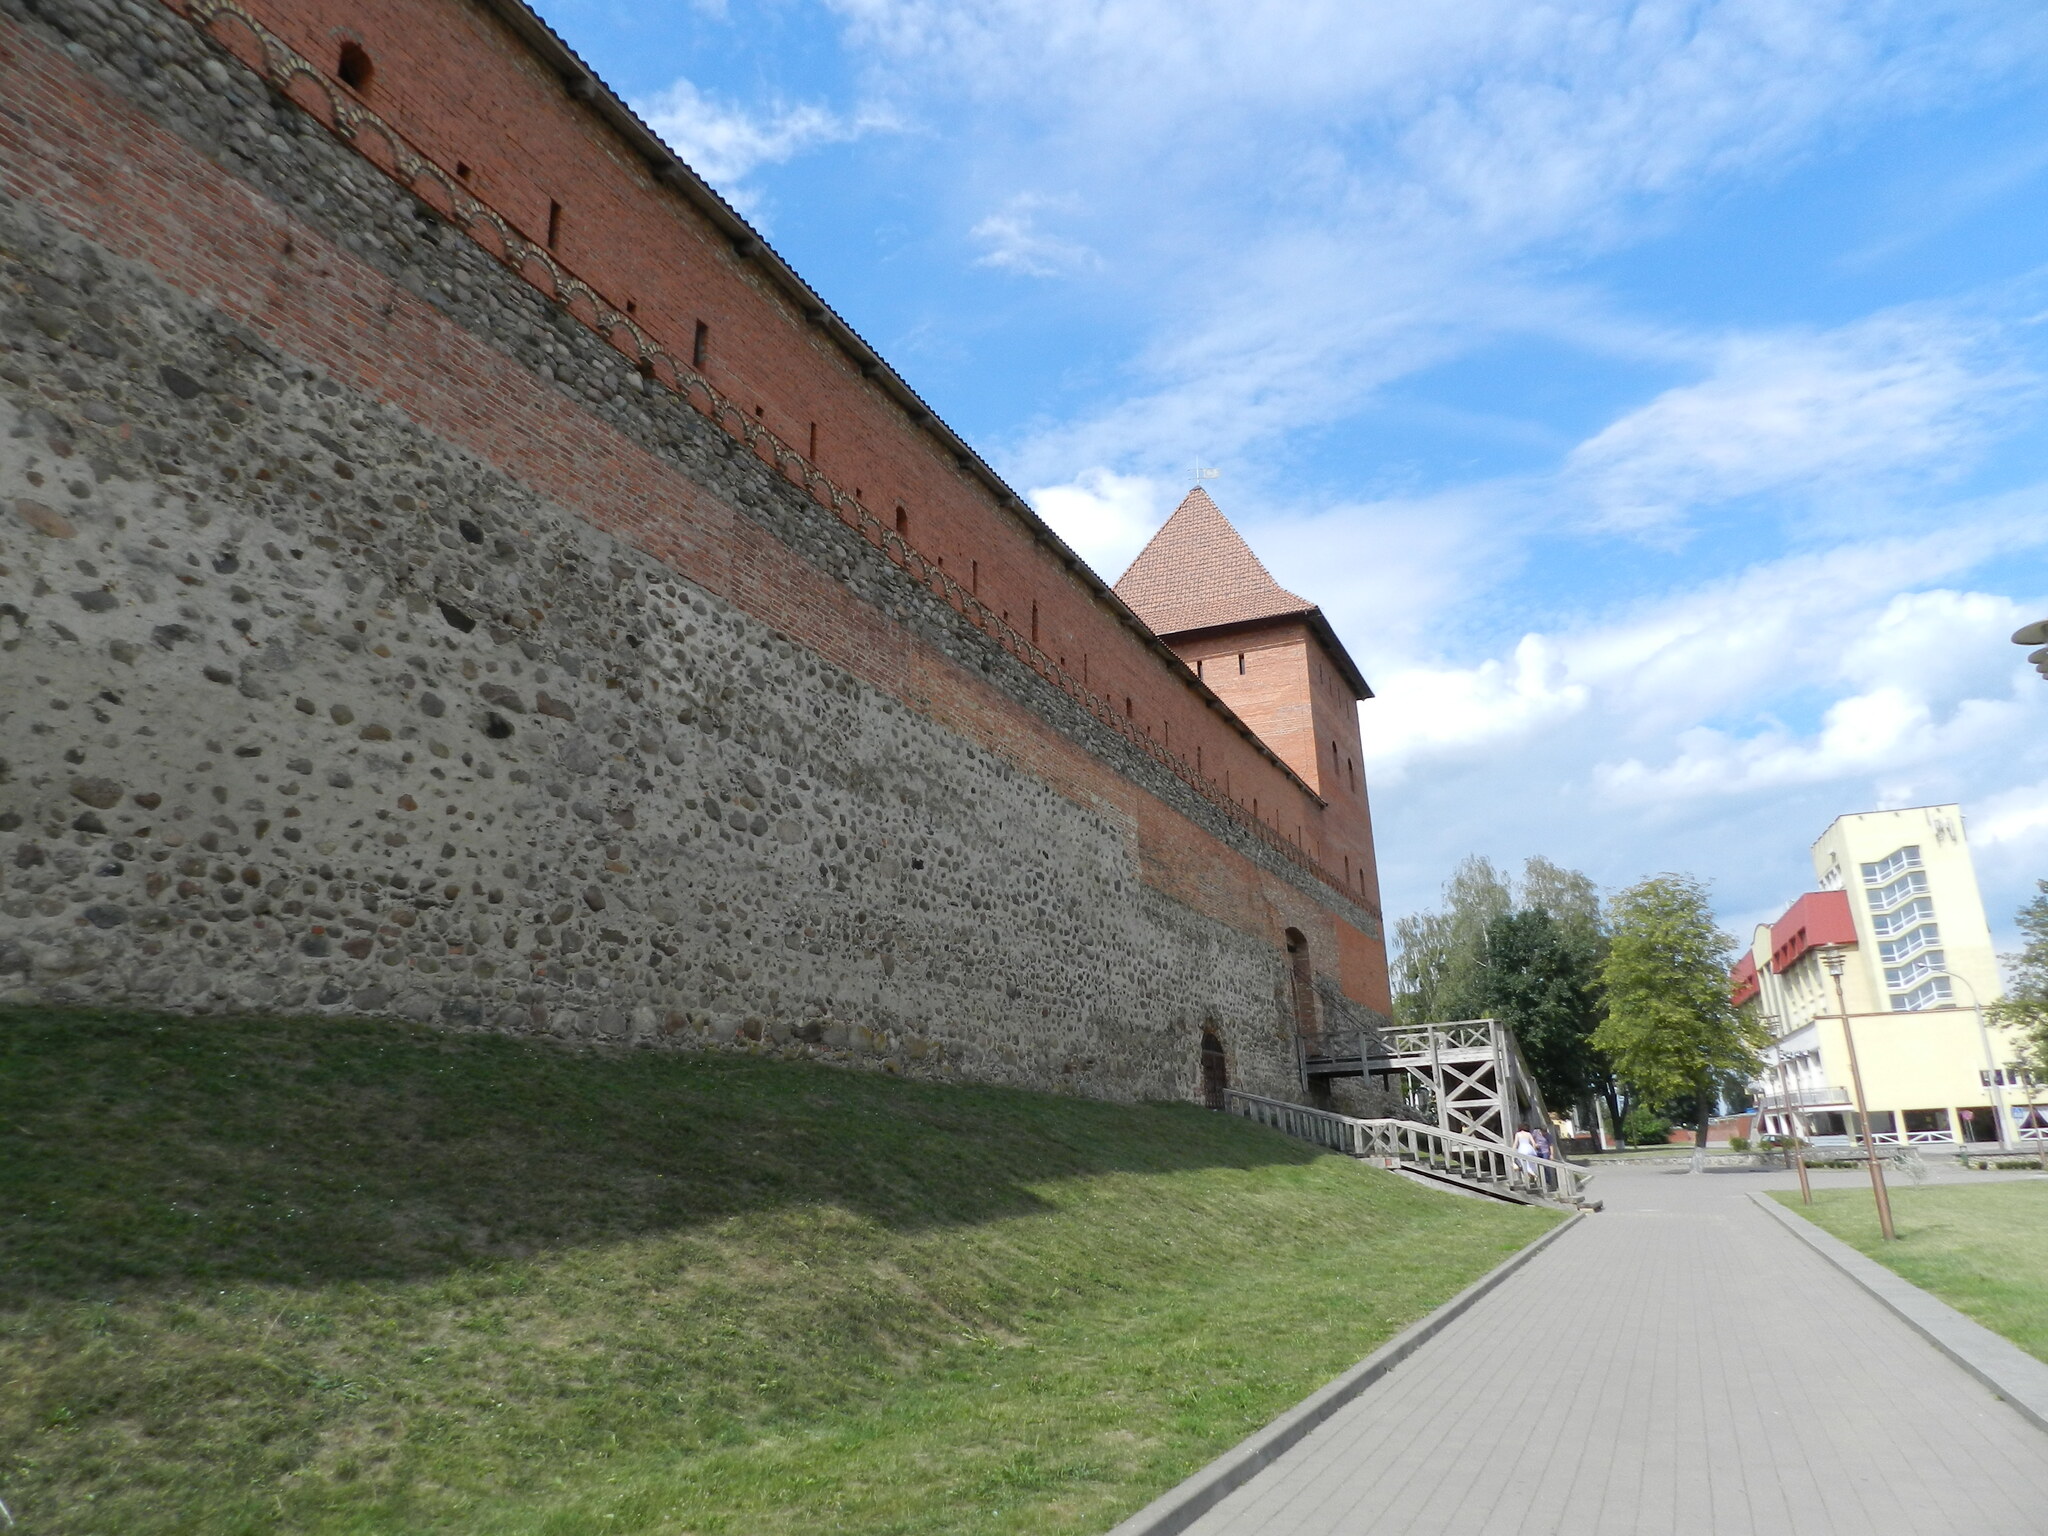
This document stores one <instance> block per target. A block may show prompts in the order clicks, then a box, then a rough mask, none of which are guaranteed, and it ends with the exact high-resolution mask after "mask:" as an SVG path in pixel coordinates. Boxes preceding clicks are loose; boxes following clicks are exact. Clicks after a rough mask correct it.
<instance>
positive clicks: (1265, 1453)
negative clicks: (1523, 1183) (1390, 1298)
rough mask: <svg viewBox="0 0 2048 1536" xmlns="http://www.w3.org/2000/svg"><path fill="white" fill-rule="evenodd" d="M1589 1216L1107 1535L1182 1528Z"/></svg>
mask: <svg viewBox="0 0 2048 1536" xmlns="http://www.w3.org/2000/svg"><path fill="white" fill-rule="evenodd" d="M1585 1219H1586V1212H1584V1211H1575V1212H1573V1213H1572V1214H1571V1215H1570V1216H1568V1217H1566V1218H1565V1219H1564V1220H1563V1221H1561V1222H1559V1223H1558V1224H1557V1225H1556V1226H1554V1227H1552V1228H1551V1229H1550V1230H1549V1231H1548V1232H1546V1233H1544V1234H1543V1235H1542V1236H1541V1237H1539V1238H1537V1239H1536V1241H1535V1242H1533V1243H1531V1244H1529V1245H1528V1246H1527V1247H1526V1248H1522V1249H1520V1250H1518V1251H1517V1252H1515V1253H1512V1254H1510V1255H1509V1256H1508V1257H1507V1258H1506V1259H1504V1260H1502V1261H1501V1262H1500V1263H1499V1264H1496V1265H1495V1266H1494V1267H1493V1268H1492V1269H1490V1270H1488V1271H1487V1272H1486V1273H1485V1274H1483V1275H1481V1276H1480V1277H1479V1278H1478V1279H1477V1280H1475V1281H1473V1282H1472V1283H1471V1284H1470V1285H1468V1286H1466V1287H1465V1289H1464V1290H1462V1291H1460V1292H1458V1294H1457V1295H1455V1296H1453V1297H1452V1298H1451V1299H1450V1300H1449V1301H1447V1302H1445V1303H1444V1304H1443V1305H1442V1306H1440V1307H1438V1308H1437V1309H1436V1310H1435V1311H1434V1312H1431V1313H1429V1314H1428V1315H1427V1316H1425V1317H1420V1318H1417V1319H1416V1320H1415V1321H1414V1322H1412V1323H1410V1324H1409V1325H1408V1326H1407V1327H1406V1328H1404V1329H1402V1330H1401V1331H1400V1332H1399V1333H1397V1334H1395V1335H1394V1336H1393V1337H1392V1338H1391V1339H1389V1340H1387V1342H1386V1343H1384V1344H1382V1345H1381V1346H1380V1347H1379V1348H1378V1349H1376V1350H1374V1351H1373V1352H1372V1353H1371V1354H1369V1355H1367V1356H1366V1357H1365V1358H1364V1359H1363V1360H1361V1361H1359V1362H1358V1364H1356V1365H1354V1366H1352V1367H1351V1369H1350V1370H1348V1371H1346V1372H1345V1373H1344V1374H1343V1375H1342V1376H1339V1377H1338V1378H1337V1379H1336V1380H1335V1381H1333V1382H1331V1383H1330V1384H1329V1385H1328V1386H1326V1387H1323V1388H1322V1389H1321V1390H1320V1391H1318V1392H1316V1393H1315V1394H1314V1395H1313V1396H1311V1397H1307V1398H1304V1399H1303V1400H1302V1401H1301V1402H1299V1403H1296V1404H1295V1405H1294V1406H1293V1407H1292V1408H1290V1409H1288V1410H1287V1411H1286V1412H1285V1413H1283V1414H1281V1415H1280V1417H1279V1418H1277V1419H1275V1420H1273V1422H1272V1423H1270V1424H1268V1425H1266V1426H1265V1427H1264V1428H1263V1429H1258V1430H1254V1431H1253V1432H1252V1433H1251V1434H1250V1435H1248V1436H1246V1437H1245V1438H1244V1439H1243V1440H1240V1441H1239V1442H1238V1443H1237V1444H1236V1445H1235V1446H1233V1447H1232V1448H1231V1449H1230V1450H1227V1451H1225V1452H1224V1453H1223V1454H1222V1455H1221V1456H1219V1457H1217V1458H1216V1459H1215V1460H1214V1461H1212V1462H1210V1463H1209V1464H1208V1465H1207V1466H1206V1467H1204V1468H1202V1470H1201V1471H1199V1472H1197V1473H1195V1474H1194V1476H1192V1477H1190V1478H1187V1479H1185V1480H1184V1481H1182V1482H1180V1483H1178V1484H1176V1485H1175V1486H1174V1487H1172V1488H1169V1489H1167V1491H1166V1492H1164V1493H1162V1494H1161V1495H1160V1496H1159V1497H1158V1498H1156V1499H1154V1500H1153V1501H1152V1502H1151V1503H1150V1504H1147V1505H1146V1506H1145V1507H1144V1508H1143V1509H1141V1510H1139V1511H1138V1512H1137V1513H1136V1514H1134V1515H1132V1516H1130V1517H1129V1518H1128V1519H1125V1520H1123V1521H1121V1522H1119V1523H1118V1524H1117V1526H1116V1527H1115V1528H1114V1529H1113V1530H1111V1531H1110V1532H1109V1533H1108V1536H1178V1533H1179V1532H1181V1531H1184V1530H1186V1529H1187V1528H1188V1527H1189V1526H1191V1525H1193V1524H1194V1523H1195V1522H1196V1521H1197V1520H1199V1519H1201V1517H1202V1516H1203V1515H1205V1514H1207V1513H1208V1512H1209V1511H1210V1510H1211V1509H1214V1508H1215V1507H1216V1506H1217V1505H1218V1504H1220V1503H1221V1502H1222V1501H1223V1500H1224V1499H1225V1498H1226V1497H1227V1496H1228V1495H1230V1494H1232V1493H1235V1492H1236V1491H1237V1490H1238V1489H1239V1488H1242V1487H1243V1486H1244V1485H1245V1484H1246V1483H1248V1482H1250V1481H1251V1480H1252V1479H1253V1478H1254V1477H1256V1476H1258V1474H1259V1473H1260V1472H1262V1471H1264V1470H1265V1469H1266V1468H1267V1467H1269V1466H1271V1465H1272V1464H1273V1463H1274V1462H1275V1461H1277V1460H1279V1458H1280V1457H1281V1455H1282V1454H1283V1453H1284V1452H1286V1451H1287V1450H1288V1449H1289V1448H1290V1447H1292V1446H1293V1445H1295V1444H1296V1443H1298V1442H1299V1441H1300V1440H1301V1439H1302V1438H1303V1437H1304V1436H1306V1435H1307V1434H1308V1432H1309V1431H1310V1430H1312V1429H1314V1428H1315V1427H1316V1426H1317V1425H1319V1424H1321V1423H1322V1422H1323V1421H1324V1420H1325V1419H1327V1418H1329V1417H1330V1415H1332V1414H1333V1413H1335V1412H1336V1411H1337V1410H1338V1409H1339V1408H1342V1407H1343V1406H1344V1405H1345V1404H1346V1403H1348V1402H1350V1401H1351V1400H1352V1399H1353V1398H1355V1397H1357V1396H1358V1395H1359V1393H1361V1392H1363V1391H1364V1390H1365V1389H1366V1388H1367V1387H1369V1386H1371V1385H1372V1384H1373V1383H1374V1382H1376V1381H1378V1380H1379V1379H1380V1378H1381V1377H1382V1376H1385V1375H1386V1374H1387V1373H1388V1372H1389V1371H1391V1370H1393V1368H1394V1367H1395V1366H1397V1365H1399V1364H1400V1363H1401V1362H1402V1361H1403V1360H1406V1359H1407V1358H1408V1357H1409V1356H1410V1355H1412V1354H1414V1353H1415V1351H1416V1350H1417V1349H1418V1348H1420V1347H1421V1346H1422V1344H1423V1343H1424V1342H1425V1341H1426V1340H1428V1339H1430V1338H1431V1337H1433V1336H1434V1335H1436V1334H1437V1333H1440V1332H1441V1331H1442V1330H1443V1328H1444V1325H1445V1324H1447V1323H1449V1322H1450V1321H1451V1320H1452V1319H1454V1318H1456V1317H1457V1316H1458V1315H1459V1314H1460V1313H1462V1312H1464V1311H1466V1310H1467V1309H1468V1308H1470V1307H1471V1305H1472V1304H1473V1303H1474V1302H1476V1301H1477V1300H1479V1298H1480V1297H1482V1296H1484V1295H1485V1294H1486V1293H1487V1292H1488V1291H1490V1290H1492V1289H1493V1288H1494V1287H1495V1286H1497V1285H1499V1284H1500V1283H1501V1281H1503V1280H1505V1279H1507V1277H1508V1276H1509V1275H1512V1274H1513V1273H1514V1272H1515V1271H1516V1270H1518V1269H1520V1268H1521V1267H1522V1266H1523V1265H1524V1264H1526V1263H1528V1262H1529V1260H1531V1259H1533V1258H1534V1257H1536V1255H1537V1254H1538V1253H1540V1252H1542V1251H1543V1250H1544V1249H1545V1248H1547V1247H1549V1246H1550V1245H1551V1244H1552V1243H1554V1242H1556V1241H1557V1240H1558V1239H1559V1238H1560V1237H1562V1236H1563V1235H1564V1234H1565V1233H1567V1232H1569V1231H1571V1230H1572V1228H1574V1227H1576V1226H1577V1225H1578V1224H1579V1223H1580V1222H1582V1221H1584V1220H1585Z"/></svg>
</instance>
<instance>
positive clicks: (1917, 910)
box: [1870, 896, 1934, 938]
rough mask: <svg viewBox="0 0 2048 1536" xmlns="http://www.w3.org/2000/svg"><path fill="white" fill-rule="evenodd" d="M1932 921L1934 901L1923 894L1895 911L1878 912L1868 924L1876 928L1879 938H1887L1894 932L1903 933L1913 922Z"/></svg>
mask: <svg viewBox="0 0 2048 1536" xmlns="http://www.w3.org/2000/svg"><path fill="white" fill-rule="evenodd" d="M1933 921H1934V903H1933V902H1931V901H1929V900H1928V899H1927V898H1926V897H1925V896H1922V897H1920V898H1919V899H1918V900H1917V901H1909V902H1907V903H1906V905H1904V906H1903V907H1901V908H1899V910H1898V911H1896V912H1880V913H1878V914H1877V915H1876V916H1875V917H1873V918H1871V920H1870V926H1871V927H1873V928H1875V929H1876V930H1877V934H1878V937H1879V938H1888V937H1890V936H1891V935H1892V934H1895V933H1904V932H1905V931H1906V930H1907V929H1908V928H1911V927H1912V926H1913V925H1914V924H1915V923H1931V922H1933Z"/></svg>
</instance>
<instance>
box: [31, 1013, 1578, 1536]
mask: <svg viewBox="0 0 2048 1536" xmlns="http://www.w3.org/2000/svg"><path fill="white" fill-rule="evenodd" d="M1556 1219H1557V1217H1556V1216H1555V1215H1554V1214H1553V1213H1550V1212H1545V1211H1537V1210H1527V1209H1520V1208H1515V1207H1508V1206H1500V1205H1493V1204H1487V1203H1482V1202H1479V1201H1474V1200H1466V1199H1461V1198H1458V1197H1456V1196H1453V1195H1447V1194H1438V1193H1435V1192H1432V1191H1429V1190H1426V1189H1420V1188H1417V1187H1415V1186H1413V1185H1411V1184H1409V1183H1407V1182H1405V1181H1403V1180H1401V1179H1398V1178H1395V1177H1393V1176H1391V1175H1387V1174H1383V1173H1380V1172H1378V1171H1377V1170H1373V1169H1369V1168H1364V1167H1361V1166H1359V1165H1357V1164H1354V1163H1351V1162H1349V1161H1347V1160H1345V1159H1340V1158H1335V1157H1328V1156H1323V1155H1319V1154H1317V1153H1315V1152H1314V1151H1313V1150H1312V1149H1310V1148H1308V1147H1305V1146H1302V1145H1301V1144H1299V1143H1297V1142H1292V1141H1289V1140H1286V1139H1284V1138H1282V1137H1280V1136H1277V1135H1275V1134H1273V1133H1271V1132H1268V1131H1265V1130H1262V1129H1260V1128H1258V1127H1255V1126H1253V1125H1250V1124H1249V1123H1247V1122H1245V1121H1242V1120H1236V1119H1226V1118H1224V1117H1222V1116H1219V1115H1213V1114H1209V1113H1206V1112H1204V1111H1201V1110H1198V1109H1196V1108H1194V1107H1192V1106H1187V1105H1137V1106H1133V1105H1115V1104H1103V1103H1097V1102H1093V1101H1089V1100H1082V1099H1069V1098H1061V1097H1056V1096H1053V1095H1047V1094H1036V1093H1027V1092H1022V1091H1016V1090H1006V1089H997V1088H980V1087H969V1086H951V1085H936V1084H923V1083H909V1082H903V1081H900V1080H896V1079H893V1078H889V1077H886V1076H883V1075H881V1074H879V1073H862V1072H853V1071H844V1070H835V1069H832V1068H827V1067H819V1066H809V1065H803V1064H792V1063H777V1062H770V1061H765V1060H757V1059H751V1058H747V1057H743V1056H724V1055H719V1056H690V1055H676V1054H667V1053H659V1052H598V1051H581V1050H570V1049H566V1048H559V1047H553V1046H549V1045H545V1044H542V1043H537V1042H529V1041H519V1040H509V1039H501V1038H497V1037H493V1036H487V1035H453V1034H445V1033H438V1032H434V1031H430V1030H426V1029H416V1028H410V1027H407V1026H403V1025H396V1024H389V1023H379V1022H363V1021H346V1020H331V1019H329V1020H276V1019H267V1020H266V1019H259V1020H249V1019H236V1020H226V1019H197V1020H194V1019H178V1018H166V1017H158V1016H149V1015H136V1014H122V1015H112V1014H81V1013H58V1012H39V1011H25V1012H24V1011H16V1012H11V1013H0V1247H4V1253H5V1261H4V1263H0V1497H4V1498H5V1499H6V1500H7V1503H8V1504H9V1506H10V1507H11V1508H12V1510H13V1512H14V1514H15V1517H16V1518H17V1519H18V1520H19V1521H20V1522H21V1528H22V1529H24V1530H34V1531H38V1532H69V1533H88V1532H90V1533H100V1532H114V1531H119V1532H122V1533H138V1536H142V1533H154V1532H204V1533H206V1536H236V1533H252V1536H253V1533H256V1532H266V1533H268V1532H319V1533H386V1532H390V1533H401V1532H402V1533H406V1536H413V1533H420V1532H461V1533H464V1536H470V1533H476V1536H499V1533H502V1536H584V1533H595V1532H618V1533H633V1532H645V1533H649V1536H652V1533H657V1532H658V1533H660V1536H685V1533H696V1536H714V1533H734V1536H739V1533H744V1536H780V1533H792V1536H794V1533H798V1532H803V1533H812V1532H823V1531H835V1532H836V1531H844V1532H861V1533H876V1536H885V1533H901V1536H927V1533H929V1536H939V1533H969V1532H972V1533H999V1532H1018V1533H1022V1532H1030V1533H1033V1536H1038V1533H1046V1536H1058V1533H1069V1532H1072V1533H1080V1532H1099V1531H1101V1530H1103V1529H1106V1528H1107V1527H1108V1526H1109V1525H1111V1524H1113V1523H1114V1522H1115V1521H1116V1520H1117V1519H1119V1518H1121V1517H1122V1516H1123V1515H1124V1514H1126V1513H1128V1512H1129V1511H1131V1510H1132V1509H1135V1508H1137V1507H1138V1506H1139V1505H1141V1504H1143V1503H1144V1502H1146V1501H1147V1500H1148V1499H1150V1498H1151V1497H1153V1496H1154V1495H1156V1494H1157V1493H1159V1492H1160V1491H1162V1490H1163V1489H1165V1488H1167V1487H1169V1486H1171V1485H1172V1484H1173V1483H1174V1482H1175V1481H1177V1480H1178V1479H1179V1478H1181V1477H1183V1476H1185V1475H1186V1474H1187V1473H1189V1472H1190V1471H1192V1470H1194V1469H1195V1468H1197V1467H1199V1466H1200V1465H1202V1464H1203V1463H1204V1462H1205V1461H1207V1460H1208V1459H1209V1458H1211V1457H1213V1456H1214V1455H1216V1454H1217V1453H1218V1452H1220V1451H1222V1450H1223V1449H1225V1448H1227V1447H1228V1446H1229V1445H1231V1444H1232V1443H1234V1442H1235V1441H1237V1440H1238V1439H1240V1438H1241V1437H1242V1436H1244V1435H1245V1434H1247V1433H1248V1432H1250V1431H1251V1430H1252V1429H1254V1428H1256V1427H1257V1426H1258V1425H1260V1424H1262V1423H1264V1422H1265V1421H1267V1420H1268V1419H1270V1418H1271V1417H1273V1416H1274V1415H1275V1414H1277V1413H1279V1412H1280V1411H1282V1410H1283V1409H1285V1408H1286V1407H1288V1406H1289V1405H1290V1404H1292V1403H1294V1402H1296V1401H1297V1400H1299V1399H1300V1398H1301V1397H1302V1396H1304V1395H1305V1394H1307V1393H1308V1392H1310V1391H1312V1390H1313V1389H1314V1388H1316V1387H1317V1386H1319V1385H1321V1384H1322V1383H1323V1382H1324V1381H1326V1380H1328V1379H1329V1378H1330V1377H1331V1376H1333V1375H1335V1374H1336V1373H1337V1372H1339V1371H1340V1370H1342V1369H1343V1368H1344V1367H1346V1366H1348V1365H1349V1364H1351V1363H1352V1362H1353V1361H1355V1360H1357V1359H1358V1358H1359V1357H1360V1356H1362V1355H1364V1354H1366V1353H1367V1352H1369V1351H1370V1350H1371V1349H1372V1348H1373V1347H1374V1346H1375V1345H1377V1344H1378V1343H1380V1342H1381V1341H1382V1340H1384V1339H1385V1338H1386V1337H1387V1336H1389V1335H1390V1334H1392V1333H1393V1332H1395V1331H1396V1330H1397V1329H1398V1328H1400V1327H1402V1326H1403V1325H1405V1324H1406V1323H1408V1322H1409V1321H1411V1320H1412V1319H1414V1318H1415V1317H1417V1316H1419V1315H1421V1314H1422V1313H1423V1312H1426V1311H1427V1310H1429V1309H1430V1308H1431V1307H1433V1306H1435V1305H1436V1304H1437V1303H1439V1302H1441V1301H1443V1300H1444V1299H1445V1298H1447V1297H1449V1296H1450V1295H1452V1294H1453V1293H1454V1292H1456V1291H1457V1290H1458V1289H1459V1288H1460V1287H1462V1286H1464V1285H1465V1284H1467V1283H1468V1282H1470V1281H1471V1280H1472V1279H1473V1278H1475V1277H1476V1276H1478V1275H1479V1274H1481V1273H1483V1272H1484V1271H1485V1270H1487V1269H1488V1268H1490V1267H1491V1266H1493V1265H1494V1264H1496V1263H1498V1262H1499V1261H1500V1260H1501V1259H1502V1258H1503V1257H1505V1256H1506V1255H1507V1254H1508V1253H1510V1252H1512V1251H1513V1250H1514V1249H1515V1248H1517V1247H1519V1246H1520V1245H1522V1244H1523V1243H1526V1242H1528V1241H1529V1240H1531V1239H1532V1238H1534V1237H1535V1236H1537V1235H1538V1234H1539V1233H1541V1232H1542V1231H1543V1230H1545V1229H1546V1228H1547V1227H1548V1226H1549V1225H1551V1224H1552V1223H1553V1222H1554V1221H1555V1220H1556Z"/></svg>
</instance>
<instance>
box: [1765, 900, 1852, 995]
mask: <svg viewBox="0 0 2048 1536" xmlns="http://www.w3.org/2000/svg"><path fill="white" fill-rule="evenodd" d="M1855 942H1856V918H1855V915H1854V914H1853V913H1851V912H1850V910H1849V893H1848V892H1847V891H1808V892H1807V893H1806V894H1805V895H1804V896H1802V897H1800V898H1799V899H1798V900H1797V901H1795V902H1793V903H1792V905H1791V906H1789V907H1787V908H1786V909H1785V915H1784V916H1783V917H1781V918H1779V919H1778V920H1777V921H1776V922H1775V923H1773V924H1771V969H1772V970H1774V971H1776V972H1777V973H1778V974H1779V975H1781V976H1782V975H1784V974H1785V972H1786V971H1788V970H1790V969H1791V968H1792V967H1793V966H1794V965H1795V964H1797V963H1798V960H1799V957H1800V956H1801V955H1803V954H1805V953H1806V952H1807V951H1808V950H1809V949H1818V948H1820V947H1821V946H1822V945H1823V944H1843V945H1853V944H1854V943H1855Z"/></svg>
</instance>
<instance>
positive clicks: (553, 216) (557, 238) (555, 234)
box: [548, 198, 562, 251]
mask: <svg viewBox="0 0 2048 1536" xmlns="http://www.w3.org/2000/svg"><path fill="white" fill-rule="evenodd" d="M561 243H562V205H561V204H560V203H558V202H556V201H555V200H554V199H553V198H549V199H548V249H549V250H551V251H552V250H554V249H555V248H556V247H557V246H559V245H560V244H561Z"/></svg>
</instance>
